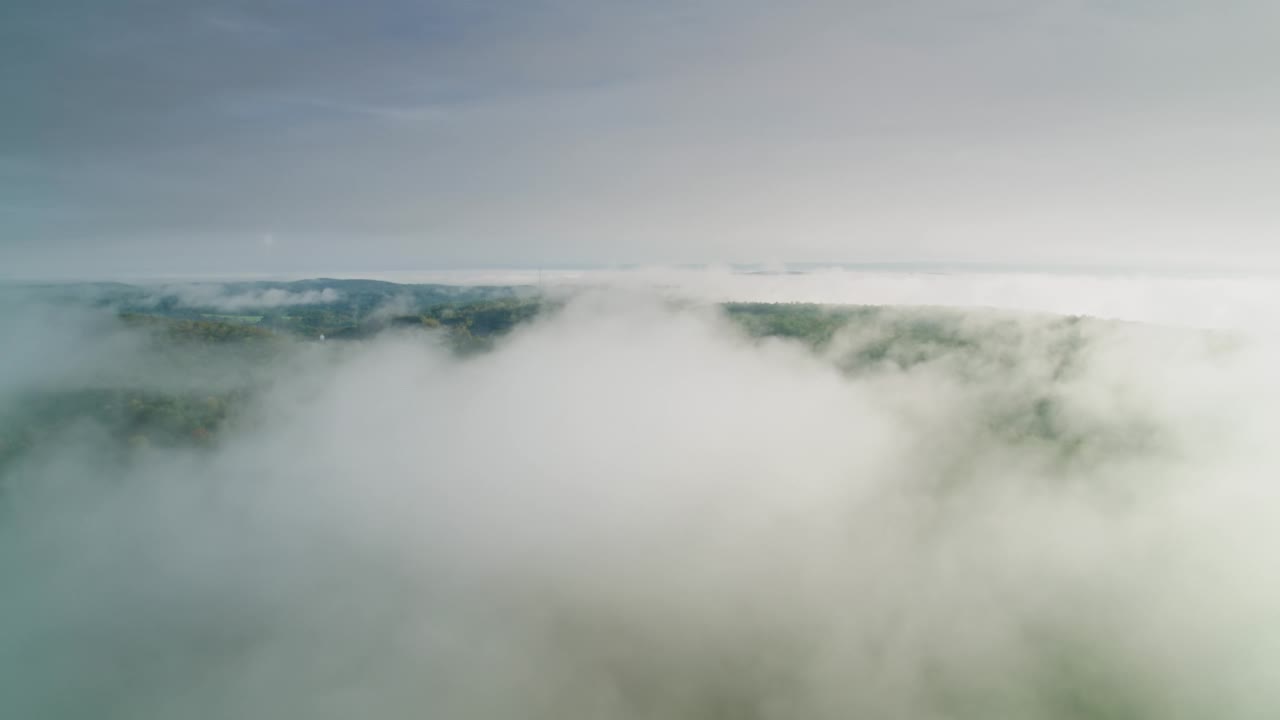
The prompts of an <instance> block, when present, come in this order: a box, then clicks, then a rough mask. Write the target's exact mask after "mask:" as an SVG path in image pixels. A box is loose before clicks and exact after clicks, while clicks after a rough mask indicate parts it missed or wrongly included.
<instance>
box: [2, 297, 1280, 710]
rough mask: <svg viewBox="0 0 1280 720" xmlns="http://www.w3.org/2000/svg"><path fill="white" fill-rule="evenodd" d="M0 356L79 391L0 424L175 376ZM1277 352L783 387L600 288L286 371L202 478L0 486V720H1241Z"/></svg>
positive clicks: (659, 303) (879, 325) (936, 312)
mask: <svg viewBox="0 0 1280 720" xmlns="http://www.w3.org/2000/svg"><path fill="white" fill-rule="evenodd" d="M31 312H32V309H31V308H30V307H22V308H20V311H19V310H14V311H13V312H12V313H11V314H13V315H14V316H15V317H18V318H31V317H32V315H31ZM95 327H101V325H100V324H98V325H95ZM7 329H8V332H9V333H10V337H11V338H13V339H14V340H16V341H17V342H15V343H14V344H13V345H12V347H16V348H21V347H32V348H34V347H40V348H43V349H44V350H42V352H41V354H40V356H41V357H48V356H50V355H51V354H53V355H57V356H65V357H76V358H79V364H77V365H74V366H66V365H59V364H57V363H53V364H42V363H37V362H33V361H31V359H30V358H31V357H33V355H30V354H29V355H27V356H24V355H23V354H22V353H16V354H15V353H6V354H5V357H4V359H3V360H2V361H0V371H2V372H3V376H4V378H5V383H0V387H10V388H13V387H21V388H28V389H29V388H37V387H42V386H65V385H67V384H68V383H69V382H71V379H73V378H84V377H85V374H84V372H82V371H83V368H85V367H89V366H92V365H95V363H96V364H99V365H102V366H109V367H127V366H131V364H132V366H134V367H143V366H146V365H147V364H148V363H152V364H155V363H166V362H167V363H169V365H168V366H167V367H168V371H169V373H170V375H177V376H181V375H182V373H181V372H179V371H180V370H181V369H182V367H181V366H180V365H175V364H174V363H176V362H178V361H175V360H172V358H170V359H161V360H157V359H156V358H155V357H153V354H152V353H150V352H149V351H148V350H147V347H148V346H147V343H146V340H145V335H144V334H143V331H142V330H140V329H139V328H137V327H133V326H129V325H127V324H124V323H118V324H117V325H116V326H114V327H111V328H109V329H108V330H99V331H98V332H99V333H104V334H99V335H93V334H91V333H89V332H88V331H86V330H85V325H84V324H83V323H77V322H73V321H70V320H67V319H66V316H59V317H54V316H48V315H46V316H41V321H40V322H17V321H14V322H11V324H10V325H9V326H7ZM50 348H57V352H56V353H50V352H49V350H48V349H50ZM1277 350H1278V348H1277V347H1276V345H1275V343H1274V341H1273V340H1272V339H1270V338H1269V337H1268V336H1266V335H1264V334H1257V333H1251V332H1248V331H1241V330H1234V331H1231V332H1225V331H1206V330H1198V329H1190V328H1162V327H1157V326H1152V325H1143V324H1137V323H1132V322H1122V321H1114V320H1101V319H1089V318H1079V317H1067V316H1062V315H1051V314H1041V313H1031V312H1017V311H999V310H993V309H971V308H881V309H869V310H867V311H865V312H861V314H855V315H854V316H852V319H851V320H850V321H849V322H848V323H847V324H846V325H845V326H844V327H843V328H842V329H840V330H839V331H837V332H836V334H835V335H834V336H832V337H831V339H830V341H829V342H827V343H825V344H823V345H822V346H820V347H818V348H816V349H811V348H809V347H806V346H803V345H801V344H800V343H797V342H793V341H788V340H785V339H776V338H763V339H762V338H758V337H753V336H752V335H750V334H749V333H746V332H744V331H743V329H742V327H741V326H739V325H738V324H735V323H734V322H731V321H730V318H729V316H728V315H727V313H726V311H725V310H724V309H723V308H721V307H720V306H718V305H715V304H712V303H708V302H705V301H703V300H698V299H689V298H687V297H686V298H685V299H684V300H682V301H680V302H672V301H671V300H670V299H669V298H664V297H659V296H658V295H656V294H655V293H652V292H645V291H640V290H637V289H635V288H630V289H613V290H596V291H591V292H584V293H579V294H578V295H576V296H575V297H573V299H571V300H570V301H568V302H567V303H566V304H565V306H564V307H562V308H560V309H558V311H556V312H553V313H548V314H545V315H543V316H541V317H540V318H538V319H537V320H535V321H533V322H531V323H528V324H525V325H522V326H520V327H518V328H517V329H516V330H514V331H513V332H512V333H510V334H509V335H507V336H505V337H503V338H501V339H500V340H499V341H498V342H497V344H496V345H495V347H494V348H493V349H492V350H491V351H489V352H485V353H481V354H477V355H470V356H459V355H458V354H457V353H454V352H451V351H450V350H449V348H448V347H447V345H446V343H445V342H444V341H443V339H442V337H441V335H440V334H439V333H432V332H395V331H388V332H384V333H382V334H380V335H378V336H377V337H375V338H373V339H370V340H365V341H361V342H356V343H332V342H330V343H317V342H311V343H301V342H299V343H292V344H288V345H285V346H282V347H281V348H278V349H277V350H276V352H278V353H279V354H278V356H277V357H275V359H274V360H273V361H272V363H271V365H270V368H271V370H270V372H269V373H268V374H266V375H264V376H262V377H255V378H253V379H252V382H253V383H254V387H255V388H257V392H256V393H255V394H254V396H253V399H252V400H251V401H250V402H249V403H248V404H247V405H246V406H245V407H244V408H243V409H242V410H241V411H240V412H239V414H238V415H237V416H236V417H235V418H234V422H233V423H231V424H230V425H229V426H228V428H227V429H226V431H225V432H223V433H221V434H220V435H219V437H218V439H217V441H216V442H214V443H211V444H208V445H202V446H199V447H160V446H156V447H152V446H148V445H146V444H141V445H136V446H132V447H130V448H129V449H128V451H127V452H124V453H120V452H116V451H111V450H109V449H108V445H109V442H108V439H107V438H106V437H105V436H104V434H103V433H102V432H101V431H99V430H97V429H95V428H94V427H93V426H92V423H88V424H80V425H77V426H75V427H73V428H70V429H67V430H65V431H64V435H62V436H60V437H59V438H58V442H57V443H56V444H54V445H53V446H52V447H53V448H54V449H53V450H49V451H42V452H34V453H32V454H29V455H27V456H24V457H22V458H21V459H20V461H18V462H17V463H15V464H11V465H8V466H4V467H3V469H2V470H0V472H2V473H3V474H2V475H0V577H3V578H5V590H4V592H3V593H0V715H3V716H5V717H30V718H36V717H40V718H44V717H49V718H52V717H72V718H74V717H95V718H171V717H183V718H197V719H198V718H211V719H212V718H245V717H280V718H292V717H297V718H303V717H306V718H329V717H332V718H348V717H352V716H357V715H358V716H362V717H371V718H408V717H423V716H427V717H477V718H508V717H509V718H576V717H603V718H628V719H629V718H657V717H662V718H711V717H735V718H744V717H745V718H794V717H814V718H826V717H831V718H837V717H840V718H845V717H886V718H902V717H909V718H990V717H1019V718H1082V717H1110V718H1117V717H1124V718H1139V717H1151V718H1180V717H1188V718H1191V717H1205V716H1208V715H1210V714H1213V715H1214V716H1218V717H1231V718H1253V717H1257V718H1263V717H1271V716H1272V715H1273V711H1274V708H1276V707H1277V706H1278V705H1280V684H1278V683H1277V682H1276V680H1277V678H1276V670H1275V668H1277V667H1280V633H1277V632H1273V631H1272V628H1277V627H1280V624H1277V623H1276V620H1277V618H1276V614H1277V610H1276V608H1280V602H1278V601H1280V570H1277V569H1276V566H1275V563H1274V562H1273V561H1272V560H1271V559H1270V558H1269V556H1268V555H1269V554H1268V550H1269V549H1270V547H1271V546H1273V545H1274V544H1275V543H1276V542H1277V541H1280V536H1278V534H1280V531H1277V530H1276V529H1275V524H1274V522H1272V520H1271V518H1272V517H1274V513H1275V512H1276V510H1277V509H1280V508H1277V503H1278V501H1280V493H1278V492H1277V490H1276V489H1275V486H1274V477H1275V471H1276V469H1277V468H1278V467H1280V458H1278V457H1277V450H1276V447H1275V444H1274V442H1273V440H1272V436H1273V428H1274V427H1275V423H1276V420H1277V418H1276V415H1275V408H1276V407H1280V405H1278V404H1277V399H1278V398H1277V397H1276V391H1275V383H1274V381H1273V373H1274V368H1275V367H1276V366H1277V365H1276V361H1277V360H1278V359H1280V356H1278V355H1280V353H1278V352H1277ZM207 362H208V363H216V362H219V361H218V360H217V359H216V358H215V359H213V360H208V361H207ZM228 362H229V361H228ZM130 377H131V378H135V380H131V382H134V381H136V382H137V383H139V384H143V385H145V383H146V378H147V377H154V378H156V379H157V380H156V382H161V379H162V378H164V377H166V373H165V372H162V368H159V367H157V368H155V370H154V371H153V372H148V373H145V374H140V375H136V376H135V375H131V376H130ZM117 380H118V379H117ZM9 397H10V396H5V395H0V400H2V399H7V398H9Z"/></svg>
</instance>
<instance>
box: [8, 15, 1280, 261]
mask: <svg viewBox="0 0 1280 720" xmlns="http://www.w3.org/2000/svg"><path fill="white" fill-rule="evenodd" d="M1277 20H1280V9H1277V8H1276V7H1275V6H1274V4H1273V3H1266V2H1243V1H1236V2H1223V3H1213V4H1210V3H1203V2H1200V3H1193V2H1186V1H1180V0H1174V1H1172V2H1147V1H1135V0H1127V1H1125V2H1110V3H1103V2H1095V1H1090V0H1075V1H1072V2H1068V1H1066V0H1053V1H1049V2H1013V1H1010V0H958V1H957V2H947V3H943V2H921V1H918V0H905V1H900V2H882V1H876V2H858V1H854V2H797V3H780V2H766V1H764V0H738V1H735V2H731V1H730V0H690V1H689V2H671V1H668V0H654V1H652V2H643V3H642V2H622V1H621V0H599V1H597V2H586V1H585V0H524V1H522V2H503V1H498V0H494V1H488V2H486V1H476V2H463V1H461V0H453V1H450V2H409V1H408V0H393V1H386V0H371V1H370V2H360V3H355V2H334V1H331V0H319V1H316V0H309V1H306V2H303V1H301V0H293V1H279V0H265V1H261V2H247V1H246V2H199V3H197V2H188V1H186V0H175V1H173V2H142V1H141V0H122V1H121V2H113V3H101V2H89V1H87V0H68V1H67V2H60V3H47V2H33V1H31V0H15V1H11V2H7V3H5V4H4V6H3V8H0V90H2V91H3V97H5V98H8V102H7V103H6V109H5V112H4V113H2V114H0V265H3V266H4V272H5V273H6V274H9V275H24V274H25V275H49V274H63V273H70V274H84V273H87V272H95V271H100V272H102V273H106V274H119V273H130V272H141V273H145V272H200V271H209V272H236V271H245V272H255V271H295V270H305V269H306V268H308V267H316V268H320V267H324V268H330V269H332V268H351V269H352V270H369V269H395V268H425V267H438V266H466V265H501V264H516V265H530V264H548V265H555V264H560V263H574V264H583V263H585V264H608V263H689V262H694V263H697V262H777V261H783V260H795V261H833V262H836V261H839V262H880V261H894V262H896V261H909V262H947V261H964V262H1010V263H1068V264H1091V265H1107V264H1123V265H1133V264H1151V265H1185V266H1222V267H1254V266H1260V265H1268V266H1275V265H1280V253H1278V251H1277V250H1276V249H1275V248H1274V247H1273V246H1275V245H1276V244H1277V243H1275V238H1276V231H1277V229H1280V206H1277V205H1276V203H1274V201H1273V199H1272V194H1273V189H1274V188H1275V187H1277V186H1280V166H1278V165H1277V163H1275V162H1274V161H1273V160H1272V159H1273V158H1274V157H1275V156H1276V154H1277V151H1280V122H1277V121H1278V120H1280V86H1277V85H1276V83H1275V82H1274V79H1273V75H1274V70H1275V68H1276V67H1278V66H1280V46H1278V45H1277V44H1276V43H1274V42H1273V38H1272V30H1273V28H1274V27H1276V26H1277V25H1276V22H1277Z"/></svg>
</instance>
